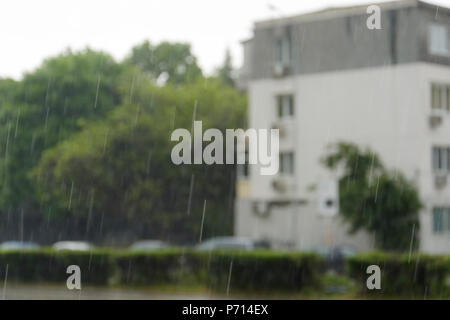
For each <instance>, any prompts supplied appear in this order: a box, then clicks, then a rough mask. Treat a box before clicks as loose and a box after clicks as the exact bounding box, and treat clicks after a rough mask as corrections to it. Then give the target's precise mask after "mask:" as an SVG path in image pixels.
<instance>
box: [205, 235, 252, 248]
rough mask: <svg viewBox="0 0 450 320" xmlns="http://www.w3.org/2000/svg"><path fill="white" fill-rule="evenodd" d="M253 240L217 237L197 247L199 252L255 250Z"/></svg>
mask: <svg viewBox="0 0 450 320" xmlns="http://www.w3.org/2000/svg"><path fill="white" fill-rule="evenodd" d="M254 248H255V244H254V243H253V241H252V240H250V239H246V238H237V237H216V238H211V239H208V240H206V241H204V242H202V243H200V244H199V245H198V246H197V249H198V250H224V249H230V250H253V249H254Z"/></svg>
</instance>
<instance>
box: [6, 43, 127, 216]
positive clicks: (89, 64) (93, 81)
mask: <svg viewBox="0 0 450 320" xmlns="http://www.w3.org/2000/svg"><path fill="white" fill-rule="evenodd" d="M124 70H125V69H124V66H122V65H121V64H118V63H116V62H115V61H114V60H113V59H112V58H111V57H110V56H109V55H107V54H105V53H102V52H96V51H92V50H90V49H86V50H83V51H80V52H75V53H74V52H71V51H70V50H68V51H66V52H65V53H63V54H61V55H59V56H56V57H53V58H50V59H47V60H45V61H44V62H43V63H42V65H41V66H40V67H39V68H37V70H35V71H33V72H31V73H28V74H25V75H24V78H23V80H22V81H17V82H14V81H12V80H2V81H1V82H0V99H1V101H2V104H1V108H0V124H1V126H0V141H1V147H0V178H1V180H0V181H1V183H0V210H6V209H17V210H24V209H26V211H27V212H30V211H38V208H37V206H38V203H36V198H35V191H34V185H33V184H32V183H31V182H30V180H29V178H28V174H29V171H30V170H31V169H32V168H33V167H34V166H35V165H36V164H37V163H38V161H39V159H40V156H41V154H42V152H43V150H45V149H46V148H49V147H52V146H54V145H55V144H57V143H58V142H60V141H63V140H64V139H66V138H68V137H69V136H70V135H71V134H73V133H74V132H77V131H79V130H80V129H81V128H82V126H83V123H85V122H87V121H94V120H97V119H101V118H102V117H103V116H104V115H105V114H106V113H108V112H109V111H110V110H112V109H114V108H115V107H116V106H118V105H119V104H120V103H121V99H122V96H121V91H120V88H121V87H122V81H123V79H122V75H124V74H125V72H124Z"/></svg>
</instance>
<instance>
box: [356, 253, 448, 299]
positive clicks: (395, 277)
mask: <svg viewBox="0 0 450 320" xmlns="http://www.w3.org/2000/svg"><path fill="white" fill-rule="evenodd" d="M369 265H378V266H379V267H380V269H381V290H368V289H367V286H366V281H367V278H368V277H369V275H368V274H366V269H367V267H368V266H369ZM347 267H348V272H349V275H350V276H351V277H352V278H354V279H355V280H356V281H357V283H358V284H359V286H360V291H361V292H363V293H370V294H383V295H393V296H402V297H409V298H422V299H423V298H424V297H428V296H432V297H438V298H439V297H449V291H448V288H447V281H448V276H449V275H450V259H449V258H448V257H443V256H429V255H424V254H414V255H412V256H409V255H408V254H393V253H384V252H373V253H366V254H360V255H357V256H355V257H352V258H350V259H349V260H348V261H347Z"/></svg>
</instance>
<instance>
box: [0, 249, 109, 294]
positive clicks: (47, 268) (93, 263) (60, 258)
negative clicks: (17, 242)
mask: <svg viewBox="0 0 450 320" xmlns="http://www.w3.org/2000/svg"><path fill="white" fill-rule="evenodd" d="M69 265H78V266H79V267H80V269H81V270H82V272H81V274H82V283H84V284H93V285H106V284H108V282H109V280H110V279H111V278H112V277H113V275H114V270H115V268H114V260H113V258H112V255H111V254H110V253H109V252H105V251H93V252H69V251H53V250H39V251H36V250H29V251H3V252H0V277H1V279H4V278H5V277H6V270H7V271H8V275H7V278H8V281H20V282H63V283H65V281H66V280H67V277H68V276H69V275H68V274H67V273H66V270H67V267H68V266H69Z"/></svg>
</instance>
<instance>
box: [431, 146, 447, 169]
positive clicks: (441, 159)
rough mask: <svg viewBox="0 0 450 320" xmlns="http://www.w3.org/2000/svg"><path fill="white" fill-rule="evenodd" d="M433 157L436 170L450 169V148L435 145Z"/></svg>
mask: <svg viewBox="0 0 450 320" xmlns="http://www.w3.org/2000/svg"><path fill="white" fill-rule="evenodd" d="M432 158H433V170H434V171H445V172H449V171H450V148H448V147H433V155H432Z"/></svg>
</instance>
